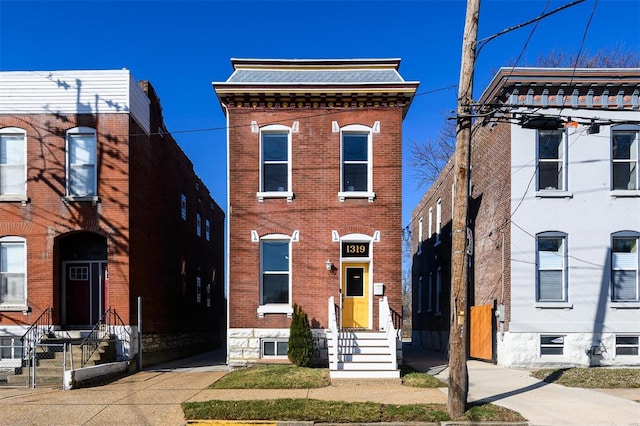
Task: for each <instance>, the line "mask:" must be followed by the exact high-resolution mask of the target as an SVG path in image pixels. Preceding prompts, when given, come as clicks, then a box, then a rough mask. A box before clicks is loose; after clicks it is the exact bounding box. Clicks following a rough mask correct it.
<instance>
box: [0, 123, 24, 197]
mask: <svg viewBox="0 0 640 426" xmlns="http://www.w3.org/2000/svg"><path fill="white" fill-rule="evenodd" d="M26 146H27V145H26V132H25V131H24V130H22V129H18V128H15V127H8V128H4V129H0V199H2V198H3V197H4V198H8V197H25V196H26V187H27V170H26V161H25V157H26Z"/></svg>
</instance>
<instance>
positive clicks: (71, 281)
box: [65, 263, 91, 325]
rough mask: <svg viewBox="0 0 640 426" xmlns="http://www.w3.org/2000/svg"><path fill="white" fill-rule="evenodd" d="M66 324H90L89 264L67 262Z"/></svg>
mask: <svg viewBox="0 0 640 426" xmlns="http://www.w3.org/2000/svg"><path fill="white" fill-rule="evenodd" d="M65 271H66V281H67V283H66V284H67V286H66V293H67V300H66V302H67V309H66V310H67V324H69V325H89V324H91V265H90V264H89V263H67V266H66V268H65Z"/></svg>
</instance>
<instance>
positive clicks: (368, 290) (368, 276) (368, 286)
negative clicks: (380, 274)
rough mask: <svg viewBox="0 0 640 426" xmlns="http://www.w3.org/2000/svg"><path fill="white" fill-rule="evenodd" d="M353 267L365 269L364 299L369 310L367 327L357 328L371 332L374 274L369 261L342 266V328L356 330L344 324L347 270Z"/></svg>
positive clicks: (351, 262)
mask: <svg viewBox="0 0 640 426" xmlns="http://www.w3.org/2000/svg"><path fill="white" fill-rule="evenodd" d="M352 267H361V268H363V269H364V274H365V279H364V282H363V293H364V295H363V297H364V299H365V300H364V302H363V303H364V305H365V306H366V308H367V325H366V326H365V327H357V328H363V329H366V330H371V329H372V327H373V294H372V293H373V291H372V290H373V287H372V282H373V281H372V273H371V262H370V261H369V260H368V259H359V260H352V261H343V262H341V265H340V312H341V315H340V328H341V329H342V328H355V327H353V326H345V324H344V306H345V299H346V298H347V295H346V294H345V293H346V284H347V273H346V271H347V268H352Z"/></svg>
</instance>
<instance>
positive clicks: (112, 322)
mask: <svg viewBox="0 0 640 426" xmlns="http://www.w3.org/2000/svg"><path fill="white" fill-rule="evenodd" d="M108 312H109V313H110V315H109V316H108V317H107V327H108V329H109V334H110V335H112V336H114V335H115V336H116V340H117V341H118V342H120V344H122V345H123V346H126V347H128V348H131V332H130V331H129V330H127V325H126V324H125V323H124V321H123V320H122V318H120V315H118V313H117V312H116V310H115V309H109V311H108ZM123 355H124V353H123ZM124 360H125V361H128V359H126V357H125V359H124Z"/></svg>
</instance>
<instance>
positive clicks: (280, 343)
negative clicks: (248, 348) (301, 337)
mask: <svg viewBox="0 0 640 426" xmlns="http://www.w3.org/2000/svg"><path fill="white" fill-rule="evenodd" d="M288 351H289V341H288V340H263V341H262V357H263V358H275V357H278V358H281V357H286V356H287V352H288Z"/></svg>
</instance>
